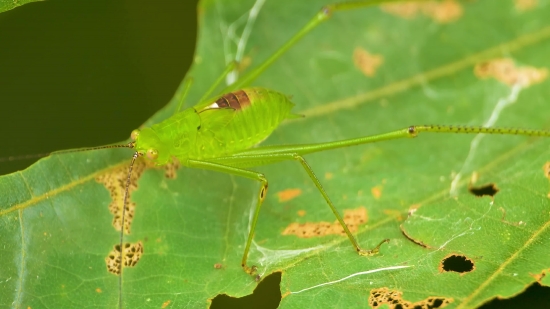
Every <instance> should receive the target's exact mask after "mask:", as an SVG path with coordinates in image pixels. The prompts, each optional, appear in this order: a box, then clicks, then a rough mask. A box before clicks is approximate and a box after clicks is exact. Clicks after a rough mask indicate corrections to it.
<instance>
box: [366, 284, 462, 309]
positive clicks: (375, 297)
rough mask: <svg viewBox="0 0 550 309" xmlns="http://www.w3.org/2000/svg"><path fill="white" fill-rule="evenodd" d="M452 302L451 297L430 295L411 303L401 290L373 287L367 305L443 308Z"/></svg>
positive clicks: (375, 306)
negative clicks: (405, 298)
mask: <svg viewBox="0 0 550 309" xmlns="http://www.w3.org/2000/svg"><path fill="white" fill-rule="evenodd" d="M452 302H453V299H452V298H445V297H434V296H432V297H428V298H426V299H423V300H420V301H417V302H415V303H413V302H410V301H408V300H404V299H403V292H400V291H397V290H390V289H388V288H379V289H373V290H371V291H370V295H369V305H370V306H371V307H372V308H374V309H376V308H379V307H381V306H383V305H387V306H388V307H389V308H391V309H397V308H402V309H409V308H410V309H412V308H415V309H416V308H418V309H420V308H421V309H428V308H444V307H446V306H447V305H448V304H450V303H452Z"/></svg>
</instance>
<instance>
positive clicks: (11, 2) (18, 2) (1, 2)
mask: <svg viewBox="0 0 550 309" xmlns="http://www.w3.org/2000/svg"><path fill="white" fill-rule="evenodd" d="M37 1H42V0H0V13H2V12H5V11H9V10H12V9H15V8H16V7H18V6H22V5H23V4H27V3H31V2H37Z"/></svg>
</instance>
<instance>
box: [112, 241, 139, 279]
mask: <svg viewBox="0 0 550 309" xmlns="http://www.w3.org/2000/svg"><path fill="white" fill-rule="evenodd" d="M142 254H143V244H142V243H141V242H137V243H135V244H132V243H125V244H124V245H123V250H122V263H121V262H120V256H121V254H120V245H116V246H115V247H114V249H113V250H112V251H111V252H109V254H108V255H107V257H106V258H105V263H106V264H107V270H108V271H109V272H110V273H112V274H115V275H117V276H118V275H120V270H121V264H122V266H123V267H134V266H136V265H137V263H138V262H139V259H140V258H141V255H142Z"/></svg>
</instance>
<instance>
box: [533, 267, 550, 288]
mask: <svg viewBox="0 0 550 309" xmlns="http://www.w3.org/2000/svg"><path fill="white" fill-rule="evenodd" d="M548 271H550V269H545V270H543V271H542V272H541V273H540V274H529V275H531V277H533V278H535V280H537V282H538V283H539V284H540V285H543V283H542V279H544V277H546V272H548Z"/></svg>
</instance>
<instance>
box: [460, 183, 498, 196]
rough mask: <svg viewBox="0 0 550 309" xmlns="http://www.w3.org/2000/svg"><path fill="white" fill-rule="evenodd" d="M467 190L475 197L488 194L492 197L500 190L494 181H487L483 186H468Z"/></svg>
mask: <svg viewBox="0 0 550 309" xmlns="http://www.w3.org/2000/svg"><path fill="white" fill-rule="evenodd" d="M468 191H470V193H472V194H473V195H475V196H477V197H483V196H490V197H494V196H495V194H497V193H498V191H500V190H499V189H498V188H497V186H496V185H495V184H494V183H489V184H486V185H483V186H479V187H474V186H470V187H469V188H468Z"/></svg>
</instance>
